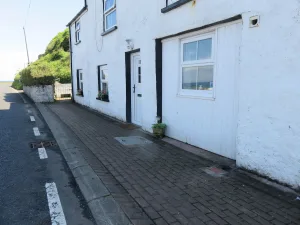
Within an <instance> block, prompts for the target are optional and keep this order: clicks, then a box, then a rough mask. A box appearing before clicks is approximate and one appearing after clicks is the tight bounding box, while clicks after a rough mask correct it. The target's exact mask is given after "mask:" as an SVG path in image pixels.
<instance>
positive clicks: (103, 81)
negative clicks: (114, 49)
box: [97, 65, 109, 102]
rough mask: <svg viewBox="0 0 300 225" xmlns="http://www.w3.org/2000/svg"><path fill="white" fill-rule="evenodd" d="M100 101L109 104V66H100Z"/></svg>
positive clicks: (98, 97)
mask: <svg viewBox="0 0 300 225" xmlns="http://www.w3.org/2000/svg"><path fill="white" fill-rule="evenodd" d="M97 99H98V100H101V101H105V102H109V91H108V69H107V66H106V65H105V66H98V96H97Z"/></svg>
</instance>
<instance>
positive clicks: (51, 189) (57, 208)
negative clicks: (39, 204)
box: [45, 183, 67, 225]
mask: <svg viewBox="0 0 300 225" xmlns="http://www.w3.org/2000/svg"><path fill="white" fill-rule="evenodd" d="M45 187H46V192H47V199H48V206H49V211H50V217H51V223H52V225H57V224H59V225H66V224H67V222H66V218H65V214H64V211H63V208H62V206H61V202H60V199H59V195H58V191H57V188H56V184H55V183H46V185H45Z"/></svg>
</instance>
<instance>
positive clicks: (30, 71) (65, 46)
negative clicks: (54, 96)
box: [13, 29, 71, 87]
mask: <svg viewBox="0 0 300 225" xmlns="http://www.w3.org/2000/svg"><path fill="white" fill-rule="evenodd" d="M55 80H58V81H59V82H60V83H70V82H71V71H70V52H69V31H68V29H66V30H64V31H63V32H60V33H58V34H57V35H56V36H55V37H54V38H53V39H52V40H51V42H50V43H49V44H48V46H47V48H46V51H45V53H44V54H41V55H40V56H39V59H38V60H36V61H35V62H33V63H31V64H30V66H28V67H26V68H25V69H23V70H22V71H20V72H19V73H18V74H17V75H16V78H15V82H14V84H13V87H14V86H21V84H22V85H25V86H33V85H51V84H53V83H54V81H55Z"/></svg>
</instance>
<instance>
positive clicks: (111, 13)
mask: <svg viewBox="0 0 300 225" xmlns="http://www.w3.org/2000/svg"><path fill="white" fill-rule="evenodd" d="M104 20H105V31H107V30H109V29H111V28H113V27H114V26H116V25H117V12H116V0H104Z"/></svg>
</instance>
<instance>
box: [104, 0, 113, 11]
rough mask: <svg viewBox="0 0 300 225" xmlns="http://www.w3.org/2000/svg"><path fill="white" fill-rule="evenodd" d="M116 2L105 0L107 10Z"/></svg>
mask: <svg viewBox="0 0 300 225" xmlns="http://www.w3.org/2000/svg"><path fill="white" fill-rule="evenodd" d="M114 4H115V0H105V11H106V10H108V9H110V8H112V7H113V6H114Z"/></svg>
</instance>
